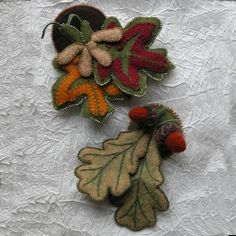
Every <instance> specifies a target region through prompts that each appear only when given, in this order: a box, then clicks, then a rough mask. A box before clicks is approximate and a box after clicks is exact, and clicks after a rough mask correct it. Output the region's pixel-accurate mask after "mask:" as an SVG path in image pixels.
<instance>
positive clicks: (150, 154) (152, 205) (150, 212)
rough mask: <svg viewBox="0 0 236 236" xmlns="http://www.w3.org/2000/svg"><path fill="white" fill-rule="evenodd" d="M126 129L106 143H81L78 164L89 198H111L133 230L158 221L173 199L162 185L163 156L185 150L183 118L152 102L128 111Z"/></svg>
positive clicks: (82, 187) (123, 222)
mask: <svg viewBox="0 0 236 236" xmlns="http://www.w3.org/2000/svg"><path fill="white" fill-rule="evenodd" d="M129 117H130V118H131V123H130V126H129V129H128V131H126V132H122V133H120V134H119V135H118V137H117V138H115V139H108V140H106V141H105V142H104V143H103V146H102V148H93V147H86V148H83V149H82V150H81V151H80V152H79V154H78V158H79V160H80V161H81V162H82V164H81V165H80V166H79V167H78V168H77V169H76V170H75V175H76V176H77V177H78V178H79V183H78V189H79V191H80V192H82V193H85V194H88V195H89V196H90V198H91V199H93V200H95V201H101V200H104V199H106V198H109V200H110V202H111V203H112V204H114V205H115V206H117V207H118V209H117V211H116V213H115V220H116V222H117V223H118V224H119V225H123V226H126V227H128V228H130V229H132V230H135V231H136V230H141V229H143V228H145V227H148V226H151V225H154V224H155V223H156V210H160V211H164V210H167V209H168V207H169V202H168V199H167V197H166V196H165V194H164V193H163V191H162V190H161V189H160V185H161V184H162V183H163V181H164V178H163V176H162V173H161V171H160V165H161V160H162V159H163V158H165V157H167V156H170V155H171V154H173V153H179V152H182V151H184V150H185V148H186V144H185V140H184V137H183V133H182V124H181V121H180V119H179V117H178V116H177V114H176V113H175V112H174V111H172V110H171V109H170V108H167V107H165V106H163V105H159V104H152V105H148V106H145V107H138V108H134V109H132V110H131V111H130V112H129Z"/></svg>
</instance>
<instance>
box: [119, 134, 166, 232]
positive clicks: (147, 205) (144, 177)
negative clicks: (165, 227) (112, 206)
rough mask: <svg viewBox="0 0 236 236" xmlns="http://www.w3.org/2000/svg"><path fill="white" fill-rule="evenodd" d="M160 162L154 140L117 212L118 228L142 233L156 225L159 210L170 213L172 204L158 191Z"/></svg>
mask: <svg viewBox="0 0 236 236" xmlns="http://www.w3.org/2000/svg"><path fill="white" fill-rule="evenodd" d="M160 162H161V161H160V154H159V152H158V150H157V143H156V141H155V138H154V137H152V138H151V140H150V142H149V143H148V147H147V151H146V154H145V156H144V158H143V159H142V160H141V161H140V165H139V169H138V172H137V173H136V174H135V175H134V176H133V177H132V179H131V187H130V189H129V190H128V191H127V192H126V193H125V195H124V196H123V197H122V206H121V207H120V208H119V209H118V210H117V211H116V215H115V219H116V222H117V223H118V224H119V225H123V226H126V227H128V228H130V229H131V230H135V231H136V230H141V229H143V228H145V227H148V226H152V225H154V224H155V223H156V209H158V210H160V211H164V210H167V209H168V207H169V202H168V200H167V198H166V196H165V194H164V193H163V192H162V191H161V190H160V189H159V188H158V187H159V186H160V185H161V184H162V182H163V177H162V174H161V172H160Z"/></svg>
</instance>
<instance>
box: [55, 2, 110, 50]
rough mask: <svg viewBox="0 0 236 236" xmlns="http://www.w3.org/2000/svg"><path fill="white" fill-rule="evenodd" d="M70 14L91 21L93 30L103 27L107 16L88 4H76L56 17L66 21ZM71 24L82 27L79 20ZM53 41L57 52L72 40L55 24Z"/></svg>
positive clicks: (58, 20)
mask: <svg viewBox="0 0 236 236" xmlns="http://www.w3.org/2000/svg"><path fill="white" fill-rule="evenodd" d="M70 14H77V15H79V17H80V18H81V19H82V20H87V21H88V22H89V23H90V26H91V28H92V29H93V31H97V30H100V29H101V26H102V25H103V23H104V21H105V19H106V16H105V15H104V14H103V13H102V12H101V11H100V10H98V9H97V8H95V7H92V6H87V5H76V6H73V7H70V8H67V9H65V10H64V11H62V12H61V13H60V14H59V15H58V16H57V17H56V19H55V21H56V22H58V23H60V24H61V23H66V21H67V19H68V16H69V15H70ZM71 24H72V25H73V26H75V27H76V28H80V24H79V23H78V21H74V20H73V21H72V22H71ZM52 41H53V44H54V47H55V49H56V50H57V52H60V51H62V50H63V49H64V48H66V47H67V46H68V45H69V44H71V41H70V40H68V39H66V38H65V37H64V36H63V35H62V34H61V33H60V31H59V30H58V28H57V27H56V26H55V25H54V26H53V28H52Z"/></svg>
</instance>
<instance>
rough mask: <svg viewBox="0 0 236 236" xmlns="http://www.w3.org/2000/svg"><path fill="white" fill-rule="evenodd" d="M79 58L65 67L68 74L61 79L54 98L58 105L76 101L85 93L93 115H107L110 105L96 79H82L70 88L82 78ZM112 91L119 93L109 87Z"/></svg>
mask: <svg viewBox="0 0 236 236" xmlns="http://www.w3.org/2000/svg"><path fill="white" fill-rule="evenodd" d="M78 60H79V58H78V57H76V58H75V59H74V60H73V61H72V62H71V63H70V64H67V65H66V66H64V67H63V69H64V70H65V71H66V72H67V74H66V75H65V76H64V77H63V79H62V80H61V81H60V83H59V84H58V86H57V87H56V90H55V92H54V100H55V104H56V105H57V106H61V105H64V104H65V103H67V102H74V101H75V100H76V99H77V98H78V97H80V96H82V95H84V96H86V98H87V100H88V108H89V112H90V113H91V115H93V116H105V115H107V114H108V113H109V106H108V104H107V101H106V99H105V95H104V92H103V89H102V87H99V86H98V85H97V84H96V83H95V82H94V81H91V80H88V79H87V80H81V81H82V82H81V83H80V84H78V85H77V86H76V87H75V88H73V89H70V87H71V85H72V84H73V83H74V82H75V81H76V80H78V79H80V72H79V68H78V66H77V63H78ZM107 88H108V90H109V91H110V93H113V94H115V93H117V91H116V89H115V88H114V87H111V86H109V87H107Z"/></svg>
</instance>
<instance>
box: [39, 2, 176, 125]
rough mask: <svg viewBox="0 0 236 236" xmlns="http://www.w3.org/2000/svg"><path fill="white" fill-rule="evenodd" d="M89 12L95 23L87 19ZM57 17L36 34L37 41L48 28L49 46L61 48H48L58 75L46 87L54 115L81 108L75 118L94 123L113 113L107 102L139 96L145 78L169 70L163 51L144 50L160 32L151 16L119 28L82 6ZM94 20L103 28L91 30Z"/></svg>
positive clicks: (112, 21)
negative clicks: (50, 30)
mask: <svg viewBox="0 0 236 236" xmlns="http://www.w3.org/2000/svg"><path fill="white" fill-rule="evenodd" d="M81 7H82V8H83V9H85V12H84V11H82V12H81V11H79V10H81ZM86 10H87V11H88V12H87V13H88V14H86ZM91 10H92V12H91ZM94 12H95V13H97V14H100V15H99V16H100V18H99V17H96V16H95V15H94V16H93V17H91V15H93V14H94ZM61 14H63V18H62V20H61V21H57V19H56V21H54V22H51V23H49V24H47V25H46V27H45V28H44V30H43V33H42V38H43V37H44V35H45V31H46V29H47V27H48V26H49V25H53V40H54V43H55V41H56V42H57V44H62V45H63V46H58V45H57V44H54V45H55V48H56V49H57V51H58V54H57V56H56V57H55V59H54V60H53V65H54V67H55V68H56V69H58V70H59V71H60V73H63V75H62V76H60V77H59V78H58V80H57V81H56V83H55V84H54V85H53V88H52V96H53V102H54V106H55V108H56V109H58V110H60V109H65V108H68V107H70V106H74V105H80V104H81V105H82V106H81V115H83V116H86V117H88V118H91V119H93V120H96V121H98V122H100V121H102V120H103V119H104V118H106V117H107V116H108V115H110V114H111V113H112V112H113V110H114V109H113V107H112V106H111V104H110V103H109V100H111V99H115V100H125V99H127V98H130V97H131V96H138V97H141V96H143V95H144V94H145V92H146V90H147V84H146V80H147V78H152V79H155V80H162V79H163V75H164V74H165V73H168V72H169V71H170V70H171V69H173V68H174V66H173V64H172V63H171V62H170V61H169V59H168V58H167V51H166V50H165V49H163V48H156V49H150V48H149V47H150V45H151V43H152V42H153V41H154V40H155V38H156V36H157V34H158V33H159V31H160V29H161V22H160V20H159V19H157V18H155V17H137V18H134V19H133V20H132V21H131V22H130V23H129V24H128V25H127V26H126V27H124V28H123V27H122V26H121V25H120V23H119V21H118V20H117V19H116V18H114V17H109V18H105V17H104V19H103V18H101V13H100V11H99V10H96V9H94V8H92V7H88V6H87V7H86V6H78V7H77V8H76V7H72V8H69V9H67V10H65V11H64V12H62V13H61ZM95 19H100V21H101V19H103V25H101V26H100V27H98V26H97V25H96V27H94V21H95ZM55 29H56V30H57V34H56V36H55V33H54V31H55ZM58 48H59V49H60V50H58Z"/></svg>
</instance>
